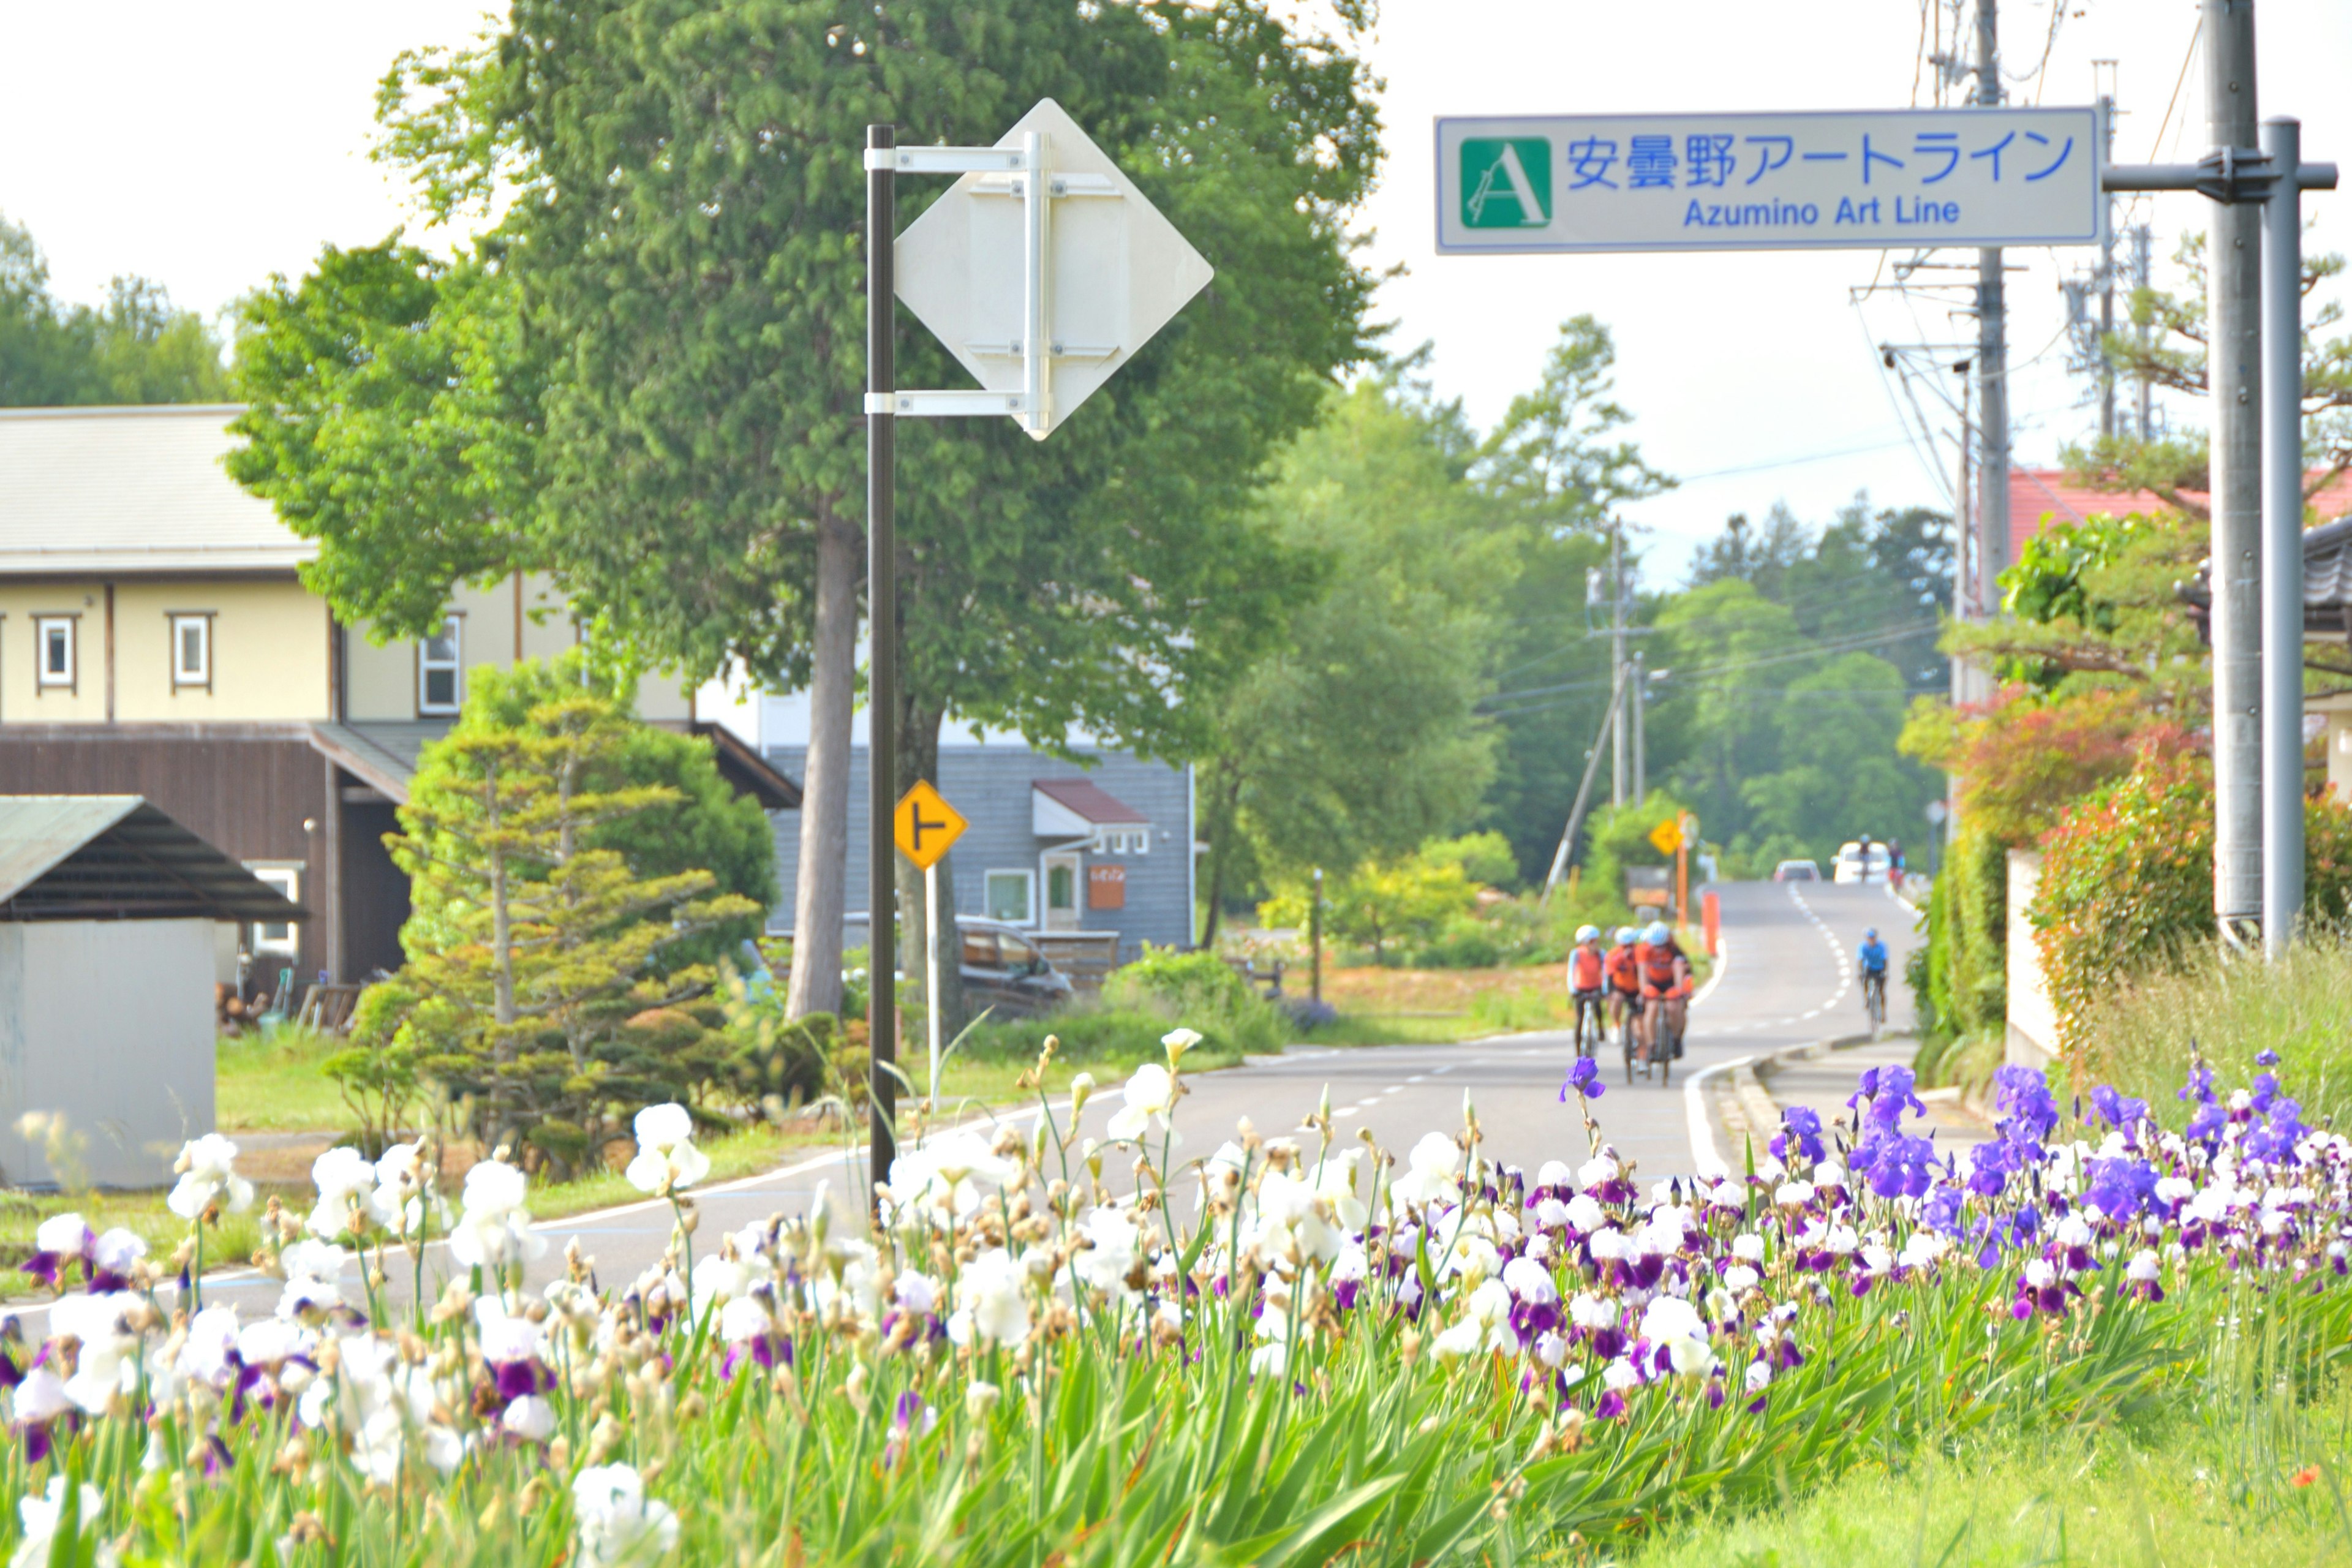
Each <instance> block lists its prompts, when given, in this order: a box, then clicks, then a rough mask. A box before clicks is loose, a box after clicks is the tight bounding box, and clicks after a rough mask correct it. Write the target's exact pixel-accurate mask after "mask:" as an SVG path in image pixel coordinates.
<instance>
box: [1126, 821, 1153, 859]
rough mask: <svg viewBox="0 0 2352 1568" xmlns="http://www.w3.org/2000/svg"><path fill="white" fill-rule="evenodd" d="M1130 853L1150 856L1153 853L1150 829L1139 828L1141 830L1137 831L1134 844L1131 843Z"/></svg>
mask: <svg viewBox="0 0 2352 1568" xmlns="http://www.w3.org/2000/svg"><path fill="white" fill-rule="evenodd" d="M1129 851H1130V853H1133V854H1137V855H1149V854H1150V853H1151V829H1150V828H1149V827H1139V828H1137V829H1136V830H1135V834H1134V837H1133V840H1132V842H1131V843H1130V845H1129Z"/></svg>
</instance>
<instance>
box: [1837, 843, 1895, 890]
mask: <svg viewBox="0 0 2352 1568" xmlns="http://www.w3.org/2000/svg"><path fill="white" fill-rule="evenodd" d="M1887 863H1888V862H1887V857H1886V846H1885V845H1884V844H1880V843H1876V842H1873V843H1872V845H1871V847H1870V849H1869V852H1868V853H1867V854H1865V853H1864V850H1863V847H1862V845H1861V843H1860V842H1859V841H1857V840H1854V839H1848V840H1847V841H1846V842H1845V843H1843V844H1841V845H1839V846H1838V852H1837V861H1836V864H1835V867H1834V868H1833V869H1832V873H1831V880H1832V881H1836V882H1884V881H1885V880H1886V867H1887Z"/></svg>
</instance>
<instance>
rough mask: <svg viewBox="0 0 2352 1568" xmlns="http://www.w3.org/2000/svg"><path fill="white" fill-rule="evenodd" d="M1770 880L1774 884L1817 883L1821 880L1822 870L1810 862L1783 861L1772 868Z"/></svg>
mask: <svg viewBox="0 0 2352 1568" xmlns="http://www.w3.org/2000/svg"><path fill="white" fill-rule="evenodd" d="M1772 879H1773V880H1774V881H1776V882H1818V881H1820V880H1821V879H1822V868H1820V867H1819V866H1816V865H1814V864H1813V863H1812V862H1811V860H1783V861H1781V862H1780V864H1779V865H1778V866H1775V867H1773V868H1772Z"/></svg>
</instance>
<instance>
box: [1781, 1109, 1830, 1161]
mask: <svg viewBox="0 0 2352 1568" xmlns="http://www.w3.org/2000/svg"><path fill="white" fill-rule="evenodd" d="M1792 1145H1793V1146H1794V1147H1795V1148H1796V1149H1797V1151H1798V1152H1800V1153H1801V1154H1803V1155H1804V1157H1805V1158H1806V1159H1808V1160H1819V1159H1820V1158H1822V1153H1823V1150H1822V1118H1821V1113H1820V1112H1819V1111H1817V1110H1813V1109H1812V1108H1811V1107H1810V1106H1804V1105H1792V1106H1790V1107H1789V1109H1788V1110H1784V1111H1782V1112H1781V1113H1780V1131H1778V1132H1775V1133H1774V1134H1773V1135H1772V1145H1771V1146H1772V1157H1773V1158H1774V1159H1776V1160H1779V1161H1781V1162H1782V1163H1786V1162H1787V1160H1788V1158H1789V1150H1790V1147H1791V1146H1792Z"/></svg>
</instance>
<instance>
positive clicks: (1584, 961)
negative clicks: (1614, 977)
mask: <svg viewBox="0 0 2352 1568" xmlns="http://www.w3.org/2000/svg"><path fill="white" fill-rule="evenodd" d="M1608 991H1609V955H1608V954H1607V953H1605V952H1601V928H1600V927H1599V926H1579V927H1578V928H1577V931H1576V945H1575V946H1574V947H1572V948H1570V949H1569V952H1568V995H1569V1002H1570V1006H1571V1009H1572V1011H1573V1013H1574V1016H1575V1026H1576V1054H1577V1055H1578V1056H1580V1057H1589V1056H1591V1055H1592V1053H1593V1049H1594V1047H1597V1045H1598V1043H1599V1041H1600V1040H1601V1037H1602V1036H1603V1035H1605V1034H1607V1033H1608V1029H1609V1026H1608V1023H1607V1009H1606V1008H1604V1007H1603V1006H1602V1005H1601V1004H1602V1002H1603V1000H1604V999H1605V998H1606V996H1607V995H1608ZM1588 1016H1589V1017H1590V1018H1591V1020H1592V1033H1591V1037H1589V1039H1588V1037H1587V1036H1586V1035H1585V1032H1584V1021H1585V1019H1586V1018H1587V1017H1588Z"/></svg>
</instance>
